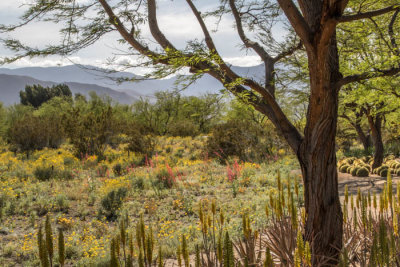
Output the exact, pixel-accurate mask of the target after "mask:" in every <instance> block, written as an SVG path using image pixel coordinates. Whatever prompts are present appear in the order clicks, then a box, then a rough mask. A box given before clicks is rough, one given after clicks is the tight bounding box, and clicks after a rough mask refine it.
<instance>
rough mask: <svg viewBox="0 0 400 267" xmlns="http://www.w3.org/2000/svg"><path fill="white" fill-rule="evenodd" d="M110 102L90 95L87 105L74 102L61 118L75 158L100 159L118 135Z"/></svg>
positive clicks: (82, 102) (92, 94) (83, 102)
mask: <svg viewBox="0 0 400 267" xmlns="http://www.w3.org/2000/svg"><path fill="white" fill-rule="evenodd" d="M113 115H114V110H113V107H112V106H111V103H110V100H108V101H107V100H103V99H101V98H100V97H98V96H97V95H96V94H95V93H91V99H90V101H89V102H88V103H86V102H85V101H78V102H75V104H74V106H72V107H71V109H70V110H69V111H68V112H65V114H64V116H63V123H64V129H65V132H66V135H67V137H68V138H69V139H70V142H71V143H72V144H73V145H74V147H75V150H76V151H75V152H76V155H77V157H80V158H84V157H86V156H88V155H96V156H98V157H99V158H100V159H102V157H103V154H104V150H105V145H106V144H107V142H109V141H110V139H111V137H113V136H114V135H115V134H116V133H118V130H117V128H118V127H117V125H116V123H117V122H116V121H115V120H114V117H113Z"/></svg>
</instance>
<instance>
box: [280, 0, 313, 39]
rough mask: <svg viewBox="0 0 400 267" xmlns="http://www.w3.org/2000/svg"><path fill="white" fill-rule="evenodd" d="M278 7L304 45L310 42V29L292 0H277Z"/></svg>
mask: <svg viewBox="0 0 400 267" xmlns="http://www.w3.org/2000/svg"><path fill="white" fill-rule="evenodd" d="M278 3H279V5H280V7H281V8H282V10H283V12H285V14H286V17H287V18H288V19H289V21H290V24H292V27H293V29H294V30H295V31H296V33H297V35H298V36H299V37H300V39H301V40H302V42H303V43H304V45H305V46H308V45H310V44H311V30H310V27H309V26H308V24H307V22H306V21H305V19H304V17H303V16H302V15H301V13H300V11H299V9H298V8H297V7H296V5H295V4H294V3H293V1H292V0H278Z"/></svg>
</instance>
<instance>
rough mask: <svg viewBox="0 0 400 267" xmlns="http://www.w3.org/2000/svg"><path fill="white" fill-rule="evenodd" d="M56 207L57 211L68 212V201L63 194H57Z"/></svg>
mask: <svg viewBox="0 0 400 267" xmlns="http://www.w3.org/2000/svg"><path fill="white" fill-rule="evenodd" d="M56 206H57V210H58V211H68V209H69V201H68V197H67V196H66V195H64V194H59V195H57V196H56Z"/></svg>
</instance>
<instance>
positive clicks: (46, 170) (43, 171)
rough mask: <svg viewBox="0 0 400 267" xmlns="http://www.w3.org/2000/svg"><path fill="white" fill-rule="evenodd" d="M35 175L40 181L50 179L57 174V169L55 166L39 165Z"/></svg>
mask: <svg viewBox="0 0 400 267" xmlns="http://www.w3.org/2000/svg"><path fill="white" fill-rule="evenodd" d="M33 175H34V176H35V177H36V179H38V180H39V181H48V180H50V179H52V178H54V177H55V176H56V171H55V170H54V167H53V166H51V167H41V166H39V167H37V168H36V169H35V170H34V172H33Z"/></svg>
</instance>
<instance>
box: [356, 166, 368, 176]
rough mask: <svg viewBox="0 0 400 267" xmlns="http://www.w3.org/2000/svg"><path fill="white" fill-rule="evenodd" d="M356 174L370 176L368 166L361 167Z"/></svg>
mask: <svg viewBox="0 0 400 267" xmlns="http://www.w3.org/2000/svg"><path fill="white" fill-rule="evenodd" d="M356 176H357V177H368V176H369V171H368V169H367V168H366V167H361V168H359V169H358V170H357V173H356Z"/></svg>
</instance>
